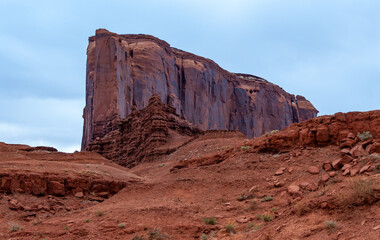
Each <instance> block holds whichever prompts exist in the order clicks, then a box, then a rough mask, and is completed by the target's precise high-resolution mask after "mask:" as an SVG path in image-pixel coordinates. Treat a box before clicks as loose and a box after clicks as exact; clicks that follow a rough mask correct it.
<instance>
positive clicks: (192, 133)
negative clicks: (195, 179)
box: [86, 94, 202, 167]
mask: <svg viewBox="0 0 380 240" xmlns="http://www.w3.org/2000/svg"><path fill="white" fill-rule="evenodd" d="M201 132H202V131H201V130H199V129H198V128H197V127H195V126H193V125H192V124H191V123H189V122H187V121H185V120H184V119H181V118H180V117H179V116H178V115H176V113H175V109H174V108H173V107H171V106H169V105H167V104H163V103H162V102H161V100H160V97H159V96H158V95H155V94H154V95H153V96H152V97H151V98H150V99H149V103H148V106H147V107H146V108H143V109H141V110H137V109H136V108H134V109H133V110H132V113H131V114H130V115H129V116H128V117H127V118H125V119H123V120H121V121H120V122H119V123H118V128H117V129H116V130H113V131H111V132H110V133H108V134H107V135H105V136H104V137H103V138H100V137H98V138H97V139H95V140H94V141H92V142H91V143H90V144H89V145H88V146H87V148H86V150H89V151H95V152H97V153H99V154H101V155H103V156H104V157H106V158H108V159H112V160H113V161H115V162H117V163H118V164H120V165H123V166H127V167H133V166H135V165H137V164H138V163H141V162H149V161H152V160H157V159H158V158H159V157H160V156H161V155H162V154H168V153H171V152H173V151H174V150H176V149H177V148H178V147H180V146H181V145H183V144H186V143H187V142H189V141H191V140H193V139H194V137H197V135H198V134H200V133H201Z"/></svg>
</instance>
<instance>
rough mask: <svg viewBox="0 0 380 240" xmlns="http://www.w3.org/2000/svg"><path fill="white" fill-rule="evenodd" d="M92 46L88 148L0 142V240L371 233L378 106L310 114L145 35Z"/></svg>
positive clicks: (265, 85) (378, 214)
mask: <svg viewBox="0 0 380 240" xmlns="http://www.w3.org/2000/svg"><path fill="white" fill-rule="evenodd" d="M98 43H99V44H100V46H102V47H99V46H97V44H98ZM148 46H150V47H149V48H148ZM88 51H89V60H88V72H87V105H86V108H85V115H84V117H85V127H84V133H85V135H84V145H85V146H86V150H90V151H82V152H75V153H61V152H58V151H57V149H55V148H52V147H44V146H39V147H30V146H27V145H20V144H6V143H2V142H0V239H20V240H21V239H23V240H24V239H26V240H29V239H57V240H68V239H99V240H100V239H101V240H103V239H128V240H139V239H140V240H148V239H156V240H158V239H174V240H177V239H178V240H179V239H184V240H188V239H189V240H190V239H218V240H247V239H260V240H262V239H273V240H282V239H312V240H320V239H369V240H378V239H380V204H379V202H380V110H375V111H369V112H349V113H336V114H334V115H331V116H320V117H315V118H311V117H313V116H315V114H316V113H317V111H316V110H315V109H314V108H313V107H312V105H311V104H310V103H309V102H308V101H306V100H305V99H304V98H303V97H300V96H297V97H294V96H292V95H290V94H288V93H286V92H284V91H283V90H281V89H280V88H279V87H277V86H275V85H273V84H271V83H269V82H266V81H265V80H263V79H260V78H258V77H254V76H251V75H241V74H240V75H237V74H232V73H229V72H227V71H225V70H222V69H221V68H219V67H218V66H217V65H216V64H215V63H213V62H212V61H211V60H207V59H204V58H200V57H197V56H195V55H192V54H190V53H185V52H182V51H179V50H176V49H173V48H170V47H169V45H168V44H166V43H164V42H162V41H161V40H158V39H156V38H154V37H151V36H145V35H144V36H142V35H121V36H119V35H116V34H113V33H109V32H107V31H105V30H98V31H97V34H96V36H95V37H92V38H90V46H89V49H88ZM143 51H145V53H142V52H143ZM115 54H116V55H115ZM115 56H116V63H114V61H115ZM123 57H124V59H123ZM153 57H154V58H153ZM132 59H133V60H132ZM95 60H96V61H95ZM119 60H120V62H119ZM123 61H124V63H123ZM169 63H171V64H169ZM159 64H161V65H162V68H159V67H158V65H159ZM202 66H203V67H202ZM160 69H161V70H160ZM202 69H203V70H202ZM169 70H170V71H169ZM172 71H174V73H173V72H172ZM122 73H123V74H129V75H123V74H122ZM159 73H161V75H160V74H159ZM176 74H179V77H178V76H177V75H176ZM171 75H174V77H173V79H172V77H171ZM211 75H212V76H213V77H214V78H213V77H212V76H211ZM99 76H100V77H99ZM107 76H108V77H107ZM175 76H177V77H178V78H176V77H175ZM197 76H198V77H197ZM127 77H128V78H127ZM140 77H141V78H140ZM247 78H248V79H247ZM99 79H100V80H99ZM128 79H129V80H128ZM168 79H169V80H171V81H172V82H171V81H169V80H168ZM183 79H185V81H183V82H182V80H183ZM148 80H149V81H148ZM177 81H179V82H177ZM209 82H210V84H211V86H213V85H212V83H213V82H215V85H214V88H212V87H210V88H208V87H207V86H208V83H209ZM161 83H164V84H166V83H167V85H160V84H161ZM146 84H149V86H147V85H146ZM176 84H177V85H176ZM202 84H203V85H202ZM159 86H161V88H162V89H161V91H154V90H155V89H156V90H157V88H158V87H159ZM165 86H166V87H165ZM176 86H179V87H178V89H177V87H176ZM199 86H201V87H199ZM212 89H214V90H212ZM255 89H256V90H257V92H255V91H254V90H255ZM124 90H125V91H126V92H128V91H129V93H128V94H127V93H125V92H124ZM251 90H252V92H250V91H251ZM115 91H116V92H115ZM176 91H177V92H176ZM207 91H209V93H207ZM130 94H131V95H130ZM191 94H193V95H191ZM194 94H198V95H196V97H195V99H196V101H195V102H191V104H190V105H188V104H189V103H188V102H187V101H188V96H189V95H190V96H192V98H191V100H190V101H193V99H194V96H195V95H194ZM99 96H100V97H99ZM127 96H128V98H126V97H127ZM292 101H293V102H292ZM193 103H194V105H193ZM201 103H202V104H201ZM225 105H227V106H228V107H226V108H224V107H225ZM195 106H196V107H195ZM206 107H207V108H206ZM258 109H260V110H259V113H258V112H257V111H258ZM261 109H263V111H262V113H261ZM235 111H236V112H235ZM200 113H201V114H200ZM244 113H247V114H248V113H249V114H251V115H249V114H248V115H244ZM272 113H273V114H272ZM213 114H216V115H213ZM218 114H219V115H218ZM224 114H226V115H224ZM257 114H258V115H259V117H258V116H257ZM271 114H272V115H271ZM260 115H261V118H260ZM226 116H227V118H225V117H226ZM231 116H233V117H231ZM202 117H204V119H205V120H204V121H199V119H201V118H202ZM243 117H245V118H243ZM219 118H221V119H222V122H218V121H217V122H216V125H215V126H216V127H215V126H214V125H213V124H214V121H216V119H219ZM307 118H311V119H308V120H306V119H307ZM239 119H240V120H239ZM250 119H251V120H252V123H257V121H258V122H260V121H261V122H260V123H261V125H260V124H259V125H258V126H256V125H253V126H252V128H250V126H247V123H249V121H251V120H250ZM271 119H272V120H273V121H271ZM279 119H280V120H282V121H284V122H286V124H285V123H280V121H279ZM237 120H239V121H240V122H238V121H237ZM254 121H256V122H254ZM277 121H278V122H277ZM300 121H301V122H300ZM226 122H228V124H227V123H226ZM293 122H294V123H293ZM290 123H293V124H291V125H290V126H287V127H285V125H287V124H290ZM209 124H211V125H210V126H209ZM218 124H220V126H225V128H222V127H221V129H222V130H220V129H219V130H210V129H214V128H218V126H217V125H218ZM223 124H226V125H223ZM235 124H236V125H235ZM239 124H241V126H242V127H240V125H239ZM281 124H284V125H281ZM227 126H228V127H227ZM230 127H231V128H230ZM283 127H285V128H284V129H283V130H281V131H272V132H269V133H267V134H264V135H262V136H259V137H254V138H252V139H249V138H247V136H251V137H252V136H258V135H261V134H263V133H264V132H265V131H269V130H270V129H282V128H283ZM229 129H230V130H231V129H232V130H240V131H241V132H240V131H230V130H229ZM249 131H250V132H249ZM242 132H243V133H245V134H246V135H244V134H243V133H242ZM250 133H251V134H250ZM86 137H88V139H87V140H86ZM116 163H117V164H116ZM121 165H122V166H121ZM124 166H127V167H128V168H126V167H124ZM212 220H214V221H212Z"/></svg>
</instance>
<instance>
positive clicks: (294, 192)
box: [288, 185, 301, 195]
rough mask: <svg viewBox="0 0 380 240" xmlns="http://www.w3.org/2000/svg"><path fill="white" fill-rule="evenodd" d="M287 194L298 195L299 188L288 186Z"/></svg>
mask: <svg viewBox="0 0 380 240" xmlns="http://www.w3.org/2000/svg"><path fill="white" fill-rule="evenodd" d="M288 193H290V195H300V194H301V192H300V187H299V186H297V185H290V186H289V187H288Z"/></svg>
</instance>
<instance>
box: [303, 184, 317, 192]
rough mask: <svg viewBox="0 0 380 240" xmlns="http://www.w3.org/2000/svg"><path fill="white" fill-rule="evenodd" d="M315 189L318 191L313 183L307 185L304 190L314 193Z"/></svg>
mask: <svg viewBox="0 0 380 240" xmlns="http://www.w3.org/2000/svg"><path fill="white" fill-rule="evenodd" d="M317 189H318V186H317V185H315V184H314V183H311V184H309V185H307V187H306V190H308V191H316V190H317Z"/></svg>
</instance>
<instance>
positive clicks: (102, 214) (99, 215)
mask: <svg viewBox="0 0 380 240" xmlns="http://www.w3.org/2000/svg"><path fill="white" fill-rule="evenodd" d="M95 214H96V216H98V217H101V216H104V215H105V213H104V212H102V211H96V212H95Z"/></svg>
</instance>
